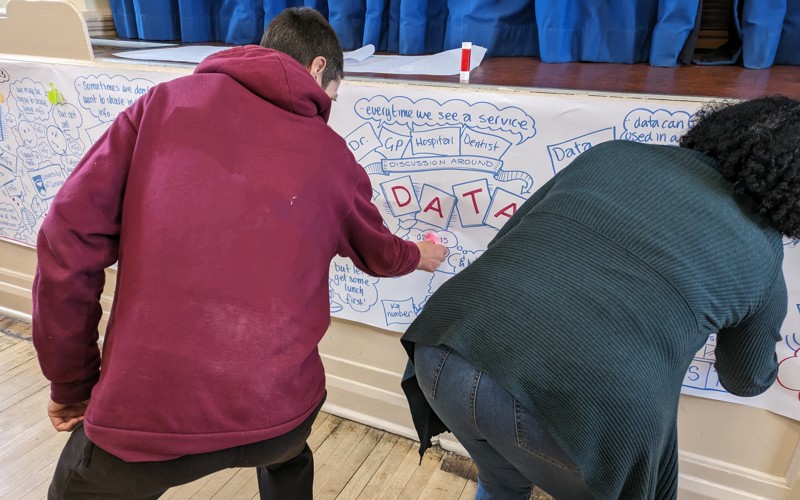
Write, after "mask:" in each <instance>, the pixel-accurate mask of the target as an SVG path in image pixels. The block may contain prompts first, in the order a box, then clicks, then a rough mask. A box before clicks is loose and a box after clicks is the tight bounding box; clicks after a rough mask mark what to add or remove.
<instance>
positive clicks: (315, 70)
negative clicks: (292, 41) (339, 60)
mask: <svg viewBox="0 0 800 500" xmlns="http://www.w3.org/2000/svg"><path fill="white" fill-rule="evenodd" d="M327 65H328V60H327V59H325V57H323V56H317V57H315V58H314V60H313V61H311V64H310V65H309V66H308V72H309V73H311V76H313V77H314V78H322V71H323V70H324V69H325V66H327Z"/></svg>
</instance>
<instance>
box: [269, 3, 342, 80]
mask: <svg viewBox="0 0 800 500" xmlns="http://www.w3.org/2000/svg"><path fill="white" fill-rule="evenodd" d="M261 46H262V47H266V48H268V49H275V50H279V51H281V52H283V53H285V54H289V55H290V56H292V57H293V58H295V59H296V60H297V61H298V62H299V63H300V64H302V65H303V66H305V67H306V68H307V67H309V66H310V65H311V62H312V61H313V60H314V58H315V57H317V56H322V57H324V58H325V60H326V61H327V64H326V65H325V69H324V70H323V71H322V88H323V89H324V88H326V87H327V86H328V84H329V83H330V82H332V81H338V80H341V79H342V78H343V77H344V60H343V59H344V56H343V54H342V46H341V44H340V43H339V37H337V36H336V32H335V31H334V30H333V27H331V25H330V24H329V23H328V21H327V20H326V19H325V17H323V15H322V14H320V13H319V12H317V11H316V10H314V9H311V8H308V7H290V8H288V9H286V10H284V11H283V12H281V13H280V14H278V15H277V16H275V18H274V19H273V20H272V22H270V23H269V26H267V29H266V31H265V32H264V36H263V37H262V38H261Z"/></svg>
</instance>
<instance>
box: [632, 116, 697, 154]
mask: <svg viewBox="0 0 800 500" xmlns="http://www.w3.org/2000/svg"><path fill="white" fill-rule="evenodd" d="M693 124H694V122H693V118H692V115H691V114H690V113H689V112H687V111H668V110H666V109H656V110H651V109H646V108H636V109H634V110H631V111H630V112H629V113H628V114H627V115H626V116H625V119H624V120H623V132H622V134H621V135H620V139H623V140H626V141H635V142H642V143H648V144H672V145H674V144H677V143H678V141H679V140H680V138H681V136H682V135H683V134H684V133H685V132H686V131H687V130H688V129H689V128H691V127H692V125H693Z"/></svg>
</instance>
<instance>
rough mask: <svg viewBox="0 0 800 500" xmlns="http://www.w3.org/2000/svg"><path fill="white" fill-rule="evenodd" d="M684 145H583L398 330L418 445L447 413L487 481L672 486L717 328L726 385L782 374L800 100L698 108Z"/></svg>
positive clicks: (756, 388)
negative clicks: (692, 395) (696, 371)
mask: <svg viewBox="0 0 800 500" xmlns="http://www.w3.org/2000/svg"><path fill="white" fill-rule="evenodd" d="M680 146H681V147H676V146H661V145H647V144H639V143H634V142H626V141H611V142H607V143H603V144H600V145H598V146H595V147H594V148H592V149H590V150H589V151H587V152H586V153H584V154H582V155H581V156H580V157H578V158H577V159H576V160H575V161H574V162H573V163H572V164H571V165H570V166H568V167H567V168H565V169H564V170H563V171H561V172H559V173H558V174H557V175H556V176H555V177H554V178H553V179H552V180H551V181H550V182H548V183H547V184H545V185H544V186H543V187H541V188H540V189H539V190H538V191H537V192H536V193H534V195H533V196H532V197H531V198H530V199H529V200H528V201H527V202H526V203H525V204H524V205H523V206H522V207H520V209H519V210H518V211H517V213H516V214H515V215H514V217H512V218H511V219H510V220H509V222H508V223H507V224H506V225H505V226H504V227H503V228H502V229H501V230H500V232H499V233H498V234H497V236H496V237H495V238H494V239H493V240H492V242H491V243H490V244H489V248H488V249H487V251H486V252H485V253H484V254H483V255H482V256H481V257H480V258H478V259H477V260H476V261H475V262H474V263H473V264H472V265H471V266H470V267H468V268H467V269H465V270H464V271H463V272H461V273H460V274H458V275H456V276H455V277H453V278H452V279H451V280H449V281H448V282H446V283H445V284H444V285H443V286H442V287H441V288H440V289H439V290H438V291H437V292H436V293H435V294H434V295H433V296H432V297H431V298H430V299H429V300H428V302H427V304H426V306H425V308H424V310H423V312H422V313H421V315H420V316H419V317H418V318H417V320H416V321H415V322H414V323H413V324H412V325H411V326H410V328H409V329H408V331H407V333H406V334H405V335H404V336H403V343H404V345H405V347H406V348H407V350H408V352H409V356H410V357H411V359H412V360H413V361H415V373H413V374H410V375H416V377H413V376H411V377H409V378H407V379H406V380H404V383H403V385H404V389H405V390H406V394H407V396H408V398H409V403H410V405H411V410H412V415H413V416H414V420H415V425H416V426H417V430H418V431H419V433H420V440H421V442H422V443H423V445H422V449H421V451H423V452H424V449H425V448H426V447H427V446H429V444H430V437H431V436H433V435H436V434H438V433H440V432H443V431H444V430H446V429H448V428H449V429H450V430H451V431H452V432H453V433H454V434H455V435H456V437H457V438H458V439H459V441H460V442H461V443H462V444H463V445H464V447H465V448H466V449H467V451H468V452H469V453H470V455H471V456H472V458H473V459H474V460H475V462H476V464H477V466H478V471H479V487H478V494H477V497H476V498H479V499H484V498H487V499H488V498H497V499H503V500H505V499H517V498H519V499H524V498H528V495H529V494H530V490H531V487H532V485H533V484H535V485H537V486H539V487H541V488H542V489H544V490H545V491H548V492H549V493H551V494H552V495H554V496H555V497H556V498H565V499H570V500H572V499H580V498H592V497H595V498H601V499H617V498H625V499H637V500H638V499H649V498H658V499H662V498H664V499H669V498H675V496H676V495H677V482H678V466H677V457H678V446H677V441H676V440H677V432H676V420H677V408H678V398H679V394H680V390H681V384H682V381H683V378H684V376H685V374H686V371H687V368H688V367H689V364H690V363H691V361H692V358H693V356H694V354H695V353H696V352H697V350H698V349H699V348H700V347H701V346H702V345H703V344H704V343H705V342H706V340H707V338H708V336H709V335H710V334H717V347H716V364H715V368H716V372H717V374H718V377H719V383H720V384H721V385H722V387H724V388H725V389H727V390H728V391H730V392H731V393H733V394H737V395H741V396H754V395H756V394H759V393H761V392H763V391H765V390H766V389H768V388H769V387H770V386H771V385H772V383H773V381H774V380H775V376H776V373H777V360H776V356H775V343H776V342H778V341H779V340H780V339H781V337H780V333H779V332H780V326H781V323H782V322H783V319H784V317H785V315H786V311H787V292H786V285H785V283H784V278H783V272H782V261H783V241H782V238H781V236H782V235H784V236H787V237H789V238H798V237H800V102H799V101H796V100H792V99H788V98H784V97H768V98H760V99H755V100H752V101H748V102H744V103H738V104H734V105H728V104H718V105H713V106H710V107H707V108H704V109H703V110H701V111H700V112H699V113H698V114H697V115H696V117H695V125H694V126H693V127H692V128H691V129H690V130H689V131H688V132H687V133H686V135H685V136H684V137H683V138H682V139H681V142H680ZM431 410H432V411H431Z"/></svg>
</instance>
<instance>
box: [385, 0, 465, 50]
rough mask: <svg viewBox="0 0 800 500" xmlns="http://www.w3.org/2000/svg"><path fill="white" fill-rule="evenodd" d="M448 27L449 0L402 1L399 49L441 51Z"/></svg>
mask: <svg viewBox="0 0 800 500" xmlns="http://www.w3.org/2000/svg"><path fill="white" fill-rule="evenodd" d="M464 1H468V0H464ZM446 28H447V0H403V1H401V2H400V21H399V33H398V38H399V40H398V49H399V52H400V53H401V54H426V53H432V52H441V51H442V48H443V47H444V33H445V30H446Z"/></svg>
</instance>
